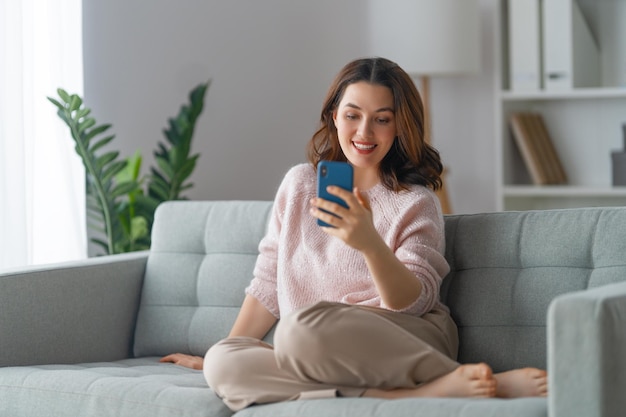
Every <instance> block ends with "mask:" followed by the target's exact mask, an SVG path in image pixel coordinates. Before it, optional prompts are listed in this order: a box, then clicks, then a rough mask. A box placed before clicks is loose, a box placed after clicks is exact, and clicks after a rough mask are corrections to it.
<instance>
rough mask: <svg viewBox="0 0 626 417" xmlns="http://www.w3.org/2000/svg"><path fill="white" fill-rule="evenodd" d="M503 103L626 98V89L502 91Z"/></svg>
mask: <svg viewBox="0 0 626 417" xmlns="http://www.w3.org/2000/svg"><path fill="white" fill-rule="evenodd" d="M500 98H501V100H503V101H527V100H569V99H604V98H626V88H620V87H607V88H579V89H574V90H568V91H529V92H517V91H502V92H500Z"/></svg>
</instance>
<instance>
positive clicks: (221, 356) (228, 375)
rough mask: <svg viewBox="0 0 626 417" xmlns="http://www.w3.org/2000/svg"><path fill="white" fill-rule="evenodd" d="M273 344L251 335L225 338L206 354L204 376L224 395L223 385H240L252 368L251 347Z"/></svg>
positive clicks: (209, 383)
mask: <svg viewBox="0 0 626 417" xmlns="http://www.w3.org/2000/svg"><path fill="white" fill-rule="evenodd" d="M259 345H263V347H267V348H270V349H271V346H269V345H267V344H265V343H264V342H261V341H260V340H257V339H254V338H249V337H234V338H229V339H223V340H221V341H219V342H217V343H216V344H215V345H213V346H212V347H211V348H210V349H209V350H208V351H207V353H206V355H205V356H204V366H203V368H202V371H203V374H204V378H205V379H206V381H207V384H208V385H209V387H211V388H212V389H213V390H214V391H215V392H217V393H218V395H222V390H223V387H225V386H233V385H235V386H236V385H239V381H240V380H241V379H245V378H246V375H247V373H248V371H249V369H250V367H249V366H250V361H251V360H252V361H254V360H253V359H251V358H249V353H248V349H247V348H249V347H260V346H259Z"/></svg>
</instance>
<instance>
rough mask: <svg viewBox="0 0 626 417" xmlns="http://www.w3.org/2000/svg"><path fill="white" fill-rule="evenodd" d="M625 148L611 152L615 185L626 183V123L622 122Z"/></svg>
mask: <svg viewBox="0 0 626 417" xmlns="http://www.w3.org/2000/svg"><path fill="white" fill-rule="evenodd" d="M622 134H623V139H624V148H623V149H622V150H621V151H617V152H612V153H611V162H612V163H613V185H615V186H622V185H626V123H624V124H622Z"/></svg>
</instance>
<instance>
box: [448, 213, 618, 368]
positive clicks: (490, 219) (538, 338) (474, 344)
mask: <svg viewBox="0 0 626 417" xmlns="http://www.w3.org/2000/svg"><path fill="white" fill-rule="evenodd" d="M625 232H626V211H624V210H623V209H621V208H616V209H595V208H589V209H577V210H555V211H541V212H539V211H537V212H532V211H531V212H523V213H519V212H503V213H492V214H489V215H484V214H478V215H465V216H450V217H448V218H447V219H446V236H447V250H446V258H447V259H448V261H449V263H450V265H451V272H450V274H449V275H448V277H447V278H446V281H445V285H444V288H443V290H442V298H443V300H444V302H445V303H446V304H448V305H449V306H450V307H451V311H452V314H453V317H454V319H455V321H456V322H457V325H458V327H459V336H460V341H461V346H460V353H459V360H460V362H463V363H475V362H480V361H486V362H487V363H489V364H490V365H492V367H493V368H494V370H496V371H498V370H506V369H511V368H517V367H523V366H535V367H539V368H543V369H545V368H546V367H547V363H546V322H547V321H546V316H547V312H548V306H549V304H550V302H551V301H552V299H553V298H555V297H556V296H558V295H561V294H564V293H567V292H572V291H579V290H584V289H587V288H592V287H598V286H601V285H604V284H610V283H613V282H618V281H622V280H624V279H626V239H625V238H624V237H623V236H624V233H625Z"/></svg>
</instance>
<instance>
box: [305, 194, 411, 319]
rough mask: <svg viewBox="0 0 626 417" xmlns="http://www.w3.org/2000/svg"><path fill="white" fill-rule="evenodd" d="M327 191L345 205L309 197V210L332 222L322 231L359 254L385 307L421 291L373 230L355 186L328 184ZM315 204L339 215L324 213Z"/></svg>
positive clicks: (367, 207) (402, 305) (395, 306)
mask: <svg viewBox="0 0 626 417" xmlns="http://www.w3.org/2000/svg"><path fill="white" fill-rule="evenodd" d="M329 192H330V193H331V194H334V195H337V196H338V197H340V198H342V199H343V200H344V201H345V202H346V203H347V204H348V207H349V209H345V208H343V207H341V206H340V205H338V204H335V203H332V202H330V201H327V200H321V199H319V198H316V199H313V200H312V201H311V204H312V206H313V209H312V212H311V214H313V216H315V217H317V218H319V219H321V220H323V221H325V222H326V223H329V224H331V225H333V226H335V228H330V227H325V228H324V231H325V232H326V233H328V234H330V235H333V236H336V237H338V238H340V239H342V240H343V241H344V242H346V244H348V245H350V246H351V247H353V248H354V249H356V250H358V251H360V252H361V253H362V254H363V256H364V258H365V262H366V264H367V267H368V269H369V271H370V274H371V275H372V279H373V280H374V284H375V285H376V289H377V290H378V293H379V294H380V297H381V299H382V301H383V303H384V304H385V305H386V306H387V307H389V308H391V309H394V310H402V309H404V308H406V307H408V306H409V305H411V304H412V303H414V302H415V300H417V298H418V297H419V296H420V294H421V292H422V284H421V282H420V281H419V280H418V279H415V274H414V273H412V272H411V271H410V270H409V269H408V268H407V267H406V266H405V265H404V264H403V263H402V262H401V261H400V260H399V259H398V258H397V257H396V255H395V254H394V253H393V251H392V250H391V248H389V246H387V244H386V243H385V242H384V240H383V239H382V237H381V236H380V235H379V234H378V232H377V231H376V229H375V227H374V223H373V220H372V212H371V208H370V205H369V203H368V202H367V201H366V200H365V198H364V197H363V196H362V195H361V193H360V192H359V190H358V189H355V190H354V192H353V193H350V192H348V191H345V190H342V189H341V188H337V187H330V188H329ZM318 208H323V209H325V210H328V211H330V212H332V213H335V214H337V215H338V216H339V217H335V216H332V215H330V214H327V213H324V212H323V211H321V210H318Z"/></svg>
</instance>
